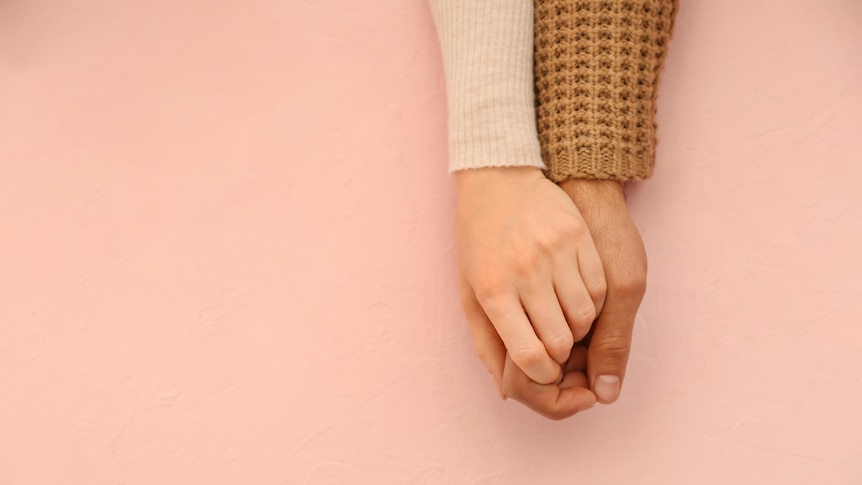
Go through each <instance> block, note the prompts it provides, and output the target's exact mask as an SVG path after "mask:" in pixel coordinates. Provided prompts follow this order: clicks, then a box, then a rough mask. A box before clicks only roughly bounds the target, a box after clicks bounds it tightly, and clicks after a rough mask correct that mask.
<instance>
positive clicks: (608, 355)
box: [591, 336, 629, 365]
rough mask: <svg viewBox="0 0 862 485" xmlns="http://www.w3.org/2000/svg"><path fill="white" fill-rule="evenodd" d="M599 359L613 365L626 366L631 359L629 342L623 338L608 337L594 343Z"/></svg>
mask: <svg viewBox="0 0 862 485" xmlns="http://www.w3.org/2000/svg"><path fill="white" fill-rule="evenodd" d="M591 345H592V346H593V347H594V350H595V352H596V353H597V355H598V356H599V358H600V359H601V360H602V361H603V362H605V363H608V364H611V365H624V364H625V363H626V362H627V361H628V358H629V342H628V339H626V338H624V337H622V336H616V337H610V338H608V337H606V338H604V339H603V340H601V341H599V342H595V341H594V342H592V343H591Z"/></svg>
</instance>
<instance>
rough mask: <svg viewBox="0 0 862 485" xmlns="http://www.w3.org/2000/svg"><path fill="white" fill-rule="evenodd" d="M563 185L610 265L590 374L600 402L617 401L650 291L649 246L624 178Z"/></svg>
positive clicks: (592, 346) (591, 344)
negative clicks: (631, 209) (640, 310)
mask: <svg viewBox="0 0 862 485" xmlns="http://www.w3.org/2000/svg"><path fill="white" fill-rule="evenodd" d="M561 187H562V189H563V190H564V191H565V192H566V193H567V194H568V195H569V197H571V198H572V201H574V203H575V205H576V206H577V207H578V209H579V210H580V212H581V214H582V215H583V217H584V220H585V221H586V223H587V226H588V227H589V229H590V234H591V235H592V237H593V241H594V242H595V244H596V249H598V252H599V256H600V257H601V258H602V264H603V266H604V269H605V278H606V279H607V283H608V291H607V297H606V298H605V305H604V307H603V308H602V311H601V312H600V313H599V318H598V321H596V323H595V328H594V329H593V333H592V335H591V337H590V342H589V351H588V355H587V371H588V372H587V376H588V382H589V385H590V389H592V390H593V392H595V393H596V396H597V397H598V400H599V402H602V403H605V404H607V403H612V402H614V401H616V400H617V398H618V397H619V394H620V389H621V387H622V382H623V378H624V377H625V372H626V364H627V363H628V359H629V349H630V347H631V342H632V330H633V328H634V322H635V315H636V314H637V311H638V307H640V304H641V300H642V299H643V296H644V292H645V291H646V275H647V258H646V251H645V250H644V245H643V241H642V240H641V236H640V233H639V232H638V229H637V227H635V225H634V223H633V222H632V220H631V218H630V217H629V213H628V209H627V208H626V201H625V193H624V191H623V185H622V183H620V182H616V181H610V180H570V181H568V182H564V183H563V184H562V185H561Z"/></svg>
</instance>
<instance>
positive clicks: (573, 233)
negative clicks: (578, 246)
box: [559, 216, 587, 238]
mask: <svg viewBox="0 0 862 485" xmlns="http://www.w3.org/2000/svg"><path fill="white" fill-rule="evenodd" d="M559 227H560V232H561V233H562V234H563V235H565V236H566V237H567V238H578V237H581V236H583V235H584V234H585V232H586V229H587V227H586V224H584V221H583V220H581V219H579V218H577V217H574V216H572V217H568V218H566V219H564V220H563V221H561V223H560V225H559Z"/></svg>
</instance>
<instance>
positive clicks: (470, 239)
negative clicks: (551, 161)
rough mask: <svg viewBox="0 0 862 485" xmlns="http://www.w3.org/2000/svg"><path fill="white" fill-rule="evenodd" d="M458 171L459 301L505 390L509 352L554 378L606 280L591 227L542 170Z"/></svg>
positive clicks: (536, 376)
mask: <svg viewBox="0 0 862 485" xmlns="http://www.w3.org/2000/svg"><path fill="white" fill-rule="evenodd" d="M456 177H457V183H458V256H459V264H460V268H461V276H462V281H463V283H462V304H463V307H464V311H465V313H466V315H467V320H468V323H469V326H470V332H471V334H472V337H473V341H474V343H475V345H476V350H477V353H478V354H479V357H480V359H481V360H482V361H483V362H484V364H485V365H486V366H487V368H488V370H489V371H490V372H491V373H492V374H493V376H494V379H495V382H496V383H497V386H498V389H500V390H501V392H502V389H503V369H504V367H505V365H506V355H507V352H508V355H509V357H510V358H511V363H510V365H516V366H517V367H518V368H519V369H521V370H522V371H523V373H524V375H525V376H526V377H528V378H529V379H530V380H532V381H534V382H535V383H536V384H556V383H558V382H560V380H561V379H562V378H563V375H562V366H563V365H564V364H565V363H566V362H567V361H568V360H569V357H570V353H571V351H572V347H573V345H574V343H575V342H577V341H579V340H581V339H582V338H583V337H584V336H585V335H586V334H587V332H588V331H589V329H590V327H591V326H592V323H593V321H594V320H595V318H596V316H597V315H598V314H599V313H601V311H602V305H603V302H604V298H605V291H606V288H607V285H606V283H605V272H604V269H603V267H602V263H601V260H600V259H599V254H598V252H597V251H596V248H595V246H594V245H593V241H592V238H591V237H590V234H589V231H588V229H587V225H586V223H585V222H584V219H583V217H581V214H580V213H579V212H578V210H577V208H576V207H575V205H574V204H573V203H572V201H571V200H570V199H569V197H567V196H566V194H565V192H563V191H562V190H561V189H560V188H559V187H558V186H556V185H555V184H554V183H553V182H551V181H549V180H547V179H546V178H545V176H544V175H543V174H542V172H541V171H540V170H539V169H537V168H532V167H504V168H480V169H470V170H462V171H459V172H457V175H456ZM519 382H520V381H519ZM507 387H509V386H507ZM585 392H587V393H588V394H589V396H582V397H586V398H588V399H589V400H594V399H595V397H594V396H592V393H589V391H585ZM522 398H523V397H521V396H520V395H519V400H522ZM587 407H588V406H587Z"/></svg>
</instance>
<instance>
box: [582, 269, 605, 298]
mask: <svg viewBox="0 0 862 485" xmlns="http://www.w3.org/2000/svg"><path fill="white" fill-rule="evenodd" d="M587 291H588V292H589V294H590V296H591V297H592V298H593V299H595V300H601V299H603V298H604V297H605V296H606V295H607V294H608V280H606V279H605V276H604V275H601V276H599V277H597V278H594V279H593V281H591V282H590V285H589V287H588V288H587Z"/></svg>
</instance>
